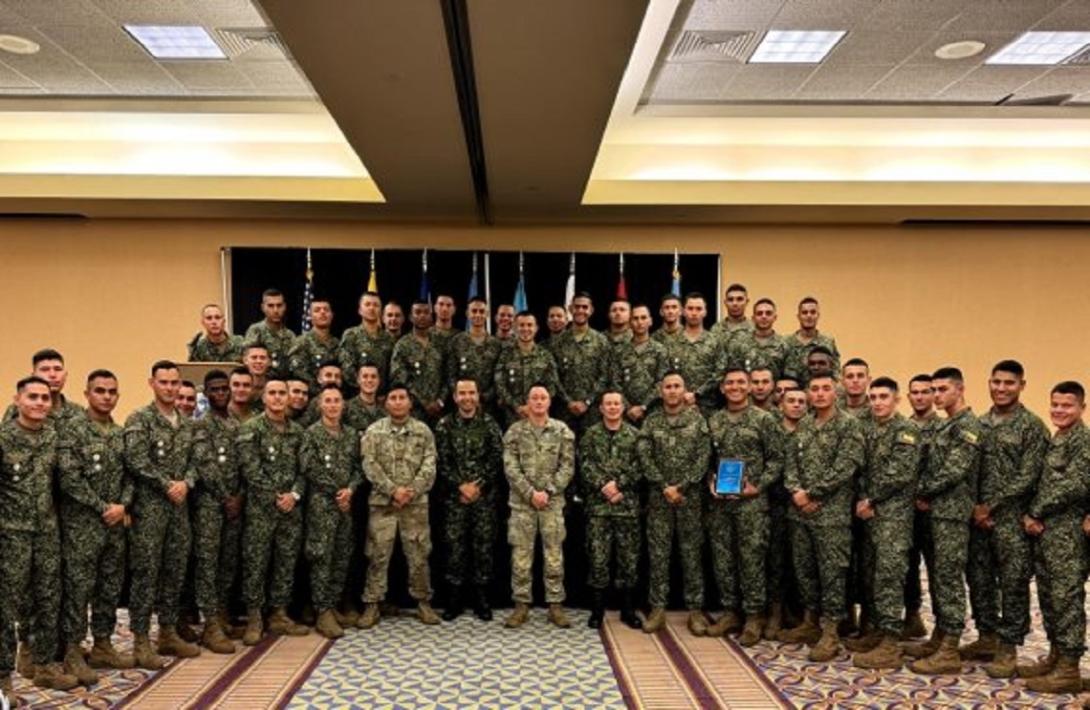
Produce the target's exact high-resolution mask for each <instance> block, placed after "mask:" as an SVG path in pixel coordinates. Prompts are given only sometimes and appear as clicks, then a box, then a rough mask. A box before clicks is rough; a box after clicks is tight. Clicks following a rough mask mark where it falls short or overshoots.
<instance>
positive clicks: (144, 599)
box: [129, 491, 191, 634]
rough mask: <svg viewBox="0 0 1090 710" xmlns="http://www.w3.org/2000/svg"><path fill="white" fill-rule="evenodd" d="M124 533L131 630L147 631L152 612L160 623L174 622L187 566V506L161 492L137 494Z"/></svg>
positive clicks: (141, 632) (165, 624)
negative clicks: (128, 560) (129, 573)
mask: <svg viewBox="0 0 1090 710" xmlns="http://www.w3.org/2000/svg"><path fill="white" fill-rule="evenodd" d="M132 518H133V523H132V529H131V530H130V531H129V543H130V552H131V556H132V560H131V564H132V578H133V580H135V583H134V584H133V585H132V590H131V591H130V592H129V612H130V614H131V616H132V630H133V633H136V634H146V633H148V631H149V629H150V628H151V612H152V609H153V608H154V609H155V610H156V611H157V612H158V613H159V625H160V626H175V625H177V623H178V602H179V600H180V599H181V596H182V585H183V584H185V575H186V570H187V569H188V567H189V551H190V542H191V540H190V530H189V504H188V503H183V504H182V505H174V504H172V503H171V502H170V501H168V500H167V499H166V497H165V496H163V495H162V494H157V493H150V492H145V491H138V492H137V499H136V503H135V505H134V506H133V513H132Z"/></svg>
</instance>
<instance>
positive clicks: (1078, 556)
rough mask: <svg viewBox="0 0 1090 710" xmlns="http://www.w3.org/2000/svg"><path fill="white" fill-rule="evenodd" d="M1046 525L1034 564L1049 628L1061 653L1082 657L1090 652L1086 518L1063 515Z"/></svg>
mask: <svg viewBox="0 0 1090 710" xmlns="http://www.w3.org/2000/svg"><path fill="white" fill-rule="evenodd" d="M1044 524H1045V531H1044V532H1043V533H1042V534H1041V536H1040V537H1039V538H1038V540H1037V544H1036V545H1035V546H1034V548H1035V549H1034V562H1035V567H1036V571H1037V590H1038V596H1039V598H1040V602H1041V611H1042V613H1043V614H1044V619H1045V627H1046V629H1048V630H1049V640H1050V641H1052V643H1053V644H1055V645H1056V647H1057V649H1058V650H1059V651H1060V653H1062V654H1063V655H1065V656H1074V657H1081V656H1082V655H1083V654H1084V653H1085V652H1086V608H1085V602H1086V590H1085V586H1084V585H1085V582H1086V572H1087V544H1086V536H1085V535H1084V534H1083V532H1082V515H1081V513H1074V514H1072V513H1063V514H1060V515H1055V516H1053V517H1050V518H1046V519H1045V520H1044ZM1042 581H1043V582H1044V583H1043V584H1042Z"/></svg>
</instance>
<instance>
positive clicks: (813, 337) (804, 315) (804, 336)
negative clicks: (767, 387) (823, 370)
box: [783, 296, 840, 386]
mask: <svg viewBox="0 0 1090 710" xmlns="http://www.w3.org/2000/svg"><path fill="white" fill-rule="evenodd" d="M820 317H821V309H820V308H819V307H818V302H817V299H816V298H813V297H811V296H807V297H806V298H804V299H802V300H801V301H799V312H798V318H799V329H798V330H796V331H795V332H794V333H792V334H791V335H789V336H788V337H787V356H786V357H785V358H784V366H783V372H784V374H787V375H792V376H794V377H796V378H798V379H799V383H800V384H802V385H803V386H805V385H806V383H807V382H808V381H809V379H810V369H809V368H808V367H807V362H808V360H809V356H810V353H811V352H812V351H813V350H814V348H819V347H820V348H824V349H825V350H827V351H828V352H829V354H830V356H831V359H832V362H830V363H829V365H828V369H829V370H832V371H833V372H836V371H837V370H839V369H840V351H839V350H837V348H836V339H835V338H833V336H831V335H826V334H825V333H822V332H820V331H818V319H819V318H820Z"/></svg>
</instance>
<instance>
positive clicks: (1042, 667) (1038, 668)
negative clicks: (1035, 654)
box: [1015, 646, 1060, 678]
mask: <svg viewBox="0 0 1090 710" xmlns="http://www.w3.org/2000/svg"><path fill="white" fill-rule="evenodd" d="M1059 657H1060V651H1059V649H1057V648H1056V646H1052V647H1051V648H1049V650H1048V655H1047V656H1045V657H1044V658H1042V659H1041V660H1039V661H1035V662H1034V663H1027V664H1021V663H1019V664H1018V665H1017V666H1015V668H1016V669H1017V672H1018V677H1019V678H1036V677H1038V676H1043V675H1048V674H1049V673H1051V672H1052V669H1053V668H1055V667H1056V661H1057V659H1059Z"/></svg>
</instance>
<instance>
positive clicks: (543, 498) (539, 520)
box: [503, 351, 575, 628]
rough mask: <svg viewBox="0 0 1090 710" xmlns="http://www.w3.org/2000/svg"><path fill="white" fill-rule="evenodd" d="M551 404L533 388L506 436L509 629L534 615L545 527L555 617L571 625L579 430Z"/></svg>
mask: <svg viewBox="0 0 1090 710" xmlns="http://www.w3.org/2000/svg"><path fill="white" fill-rule="evenodd" d="M542 352H544V351H542ZM550 404H551V402H550V398H549V391H548V389H547V388H546V387H544V386H543V385H540V384H538V385H534V386H533V387H531V388H530V391H529V393H528V396H527V405H526V406H527V413H526V418H525V419H522V420H519V421H518V422H516V423H514V424H512V425H511V428H510V429H508V430H507V434H505V435H504V437H503V468H504V473H505V474H506V475H507V481H508V483H510V485H511V494H510V496H509V497H508V503H509V505H510V506H511V517H510V519H509V521H508V524H507V541H508V542H509V543H511V591H512V594H511V596H512V597H513V598H514V600H515V610H514V611H513V612H511V615H510V616H509V617H507V621H506V622H504V623H505V625H506V626H507V627H508V628H516V627H519V626H522V625H523V624H524V623H526V620H527V618H528V617H529V613H530V605H531V604H532V603H533V595H532V587H531V579H530V574H531V571H532V570H533V563H534V542H535V540H536V539H537V536H538V533H539V532H540V534H541V548H542V556H543V557H544V577H545V603H546V604H548V605H549V615H548V618H549V621H550V622H551V623H553V624H554V625H556V626H558V627H560V628H567V627H569V626H571V622H570V621H569V620H568V617H567V614H565V613H564V607H563V602H564V537H565V527H564V490H565V489H566V488H567V487H568V483H569V482H570V481H571V479H572V476H573V475H574V474H575V435H574V434H572V431H571V429H569V428H568V427H567V426H566V425H565V424H564V423H563V422H561V421H559V420H557V419H553V418H551V417H550V416H549V405H550Z"/></svg>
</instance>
